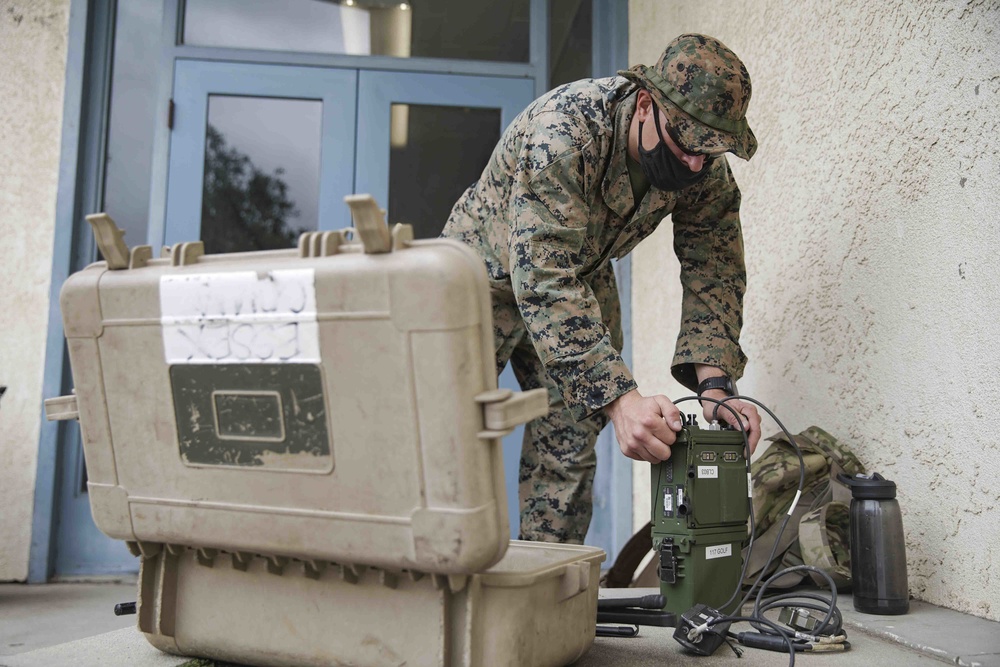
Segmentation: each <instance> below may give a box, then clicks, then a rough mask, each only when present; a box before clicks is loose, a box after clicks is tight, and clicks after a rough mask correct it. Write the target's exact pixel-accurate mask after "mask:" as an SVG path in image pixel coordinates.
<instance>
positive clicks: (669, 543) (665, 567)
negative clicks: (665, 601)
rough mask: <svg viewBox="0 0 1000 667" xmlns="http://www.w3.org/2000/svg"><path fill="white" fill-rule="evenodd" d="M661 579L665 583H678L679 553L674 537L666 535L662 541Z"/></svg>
mask: <svg viewBox="0 0 1000 667" xmlns="http://www.w3.org/2000/svg"><path fill="white" fill-rule="evenodd" d="M660 581H662V582H663V583H665V584H674V583H677V554H676V552H675V551H674V538H672V537H664V538H663V541H662V542H660Z"/></svg>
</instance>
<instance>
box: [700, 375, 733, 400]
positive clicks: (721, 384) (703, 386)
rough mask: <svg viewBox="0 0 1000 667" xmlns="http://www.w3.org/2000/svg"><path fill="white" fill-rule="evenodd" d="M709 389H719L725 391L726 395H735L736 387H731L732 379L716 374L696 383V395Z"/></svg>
mask: <svg viewBox="0 0 1000 667" xmlns="http://www.w3.org/2000/svg"><path fill="white" fill-rule="evenodd" d="M709 389H721V390H722V391H724V392H726V395H727V396H735V395H736V388H735V387H733V381H732V380H730V379H729V378H728V377H727V376H725V375H717V376H715V377H710V378H705V379H704V380H702V381H701V382H699V383H698V395H699V396H701V395H702V394H704V393H705V392H706V391H708V390H709Z"/></svg>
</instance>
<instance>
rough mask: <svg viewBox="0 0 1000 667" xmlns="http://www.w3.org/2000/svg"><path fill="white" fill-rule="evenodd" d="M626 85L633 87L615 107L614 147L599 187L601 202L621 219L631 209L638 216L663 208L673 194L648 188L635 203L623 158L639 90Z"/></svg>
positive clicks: (626, 149)
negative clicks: (637, 204)
mask: <svg viewBox="0 0 1000 667" xmlns="http://www.w3.org/2000/svg"><path fill="white" fill-rule="evenodd" d="M629 86H631V87H632V90H631V91H630V92H628V91H623V93H624V95H625V97H624V99H622V101H621V102H620V103H619V104H618V108H617V109H615V116H614V147H613V148H612V150H611V163H610V164H609V165H608V169H607V171H606V172H604V183H603V184H602V188H601V192H602V194H603V195H604V203H605V204H606V205H607V207H608V208H610V209H611V210H612V211H614V212H615V213H617V214H618V216H619V217H622V218H627V217H629V213H630V212H632V211H635V214H636V215H637V216H643V215H648V214H649V213H651V212H652V211H656V210H658V209H661V208H665V207H666V206H667V205H668V204H669V203H670V202H671V200H672V199H673V197H674V195H673V194H672V193H670V192H664V191H663V190H660V189H658V188H655V187H650V188H649V190H647V191H646V196H645V197H643V198H642V201H641V202H640V203H639V206H638V207H637V206H636V202H635V198H634V197H633V196H632V184H631V182H630V181H629V178H628V164H627V163H626V162H625V158H626V156H627V155H628V131H629V127H631V125H632V116H633V115H634V114H635V104H636V99H637V93H638V91H639V89H638V87H635V86H634V85H633V84H629Z"/></svg>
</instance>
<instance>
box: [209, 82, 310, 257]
mask: <svg viewBox="0 0 1000 667" xmlns="http://www.w3.org/2000/svg"><path fill="white" fill-rule="evenodd" d="M322 110H323V109H322V102H319V101H316V100H292V99H274V98H265V97H236V96H228V95H210V96H209V102H208V127H207V128H206V139H205V181H204V189H203V191H202V203H201V238H202V240H203V241H204V242H205V252H207V253H213V254H215V253H224V252H242V251H246V250H270V249H275V248H289V247H293V246H294V245H295V244H296V242H297V241H298V237H299V235H300V234H301V233H302V232H305V231H310V230H315V229H316V228H317V222H318V215H319V214H318V206H319V171H320V133H321V129H322V118H321V114H322Z"/></svg>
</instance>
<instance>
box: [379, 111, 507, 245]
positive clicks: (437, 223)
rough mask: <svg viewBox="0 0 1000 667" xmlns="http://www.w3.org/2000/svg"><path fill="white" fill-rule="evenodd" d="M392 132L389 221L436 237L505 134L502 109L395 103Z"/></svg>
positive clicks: (423, 234) (415, 232) (415, 233)
mask: <svg viewBox="0 0 1000 667" xmlns="http://www.w3.org/2000/svg"><path fill="white" fill-rule="evenodd" d="M391 132H392V137H391V143H390V145H391V148H390V156H389V222H390V224H391V223H397V222H402V223H407V224H411V225H413V232H414V235H415V236H416V237H417V238H434V237H436V236H438V235H440V234H441V230H442V229H444V223H445V222H446V221H447V220H448V214H449V213H451V208H452V206H454V204H455V202H456V201H457V200H458V198H459V197H460V196H461V195H462V193H463V192H465V189H466V188H468V187H469V186H470V185H472V183H474V182H475V181H476V180H478V179H479V176H480V174H482V172H483V169H484V168H485V167H486V163H487V162H489V159H490V154H492V152H493V147H494V146H496V144H497V142H498V141H499V140H500V110H499V109H476V108H471V107H454V106H436V105H416V104H410V105H402V104H393V105H392V127H391Z"/></svg>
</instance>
